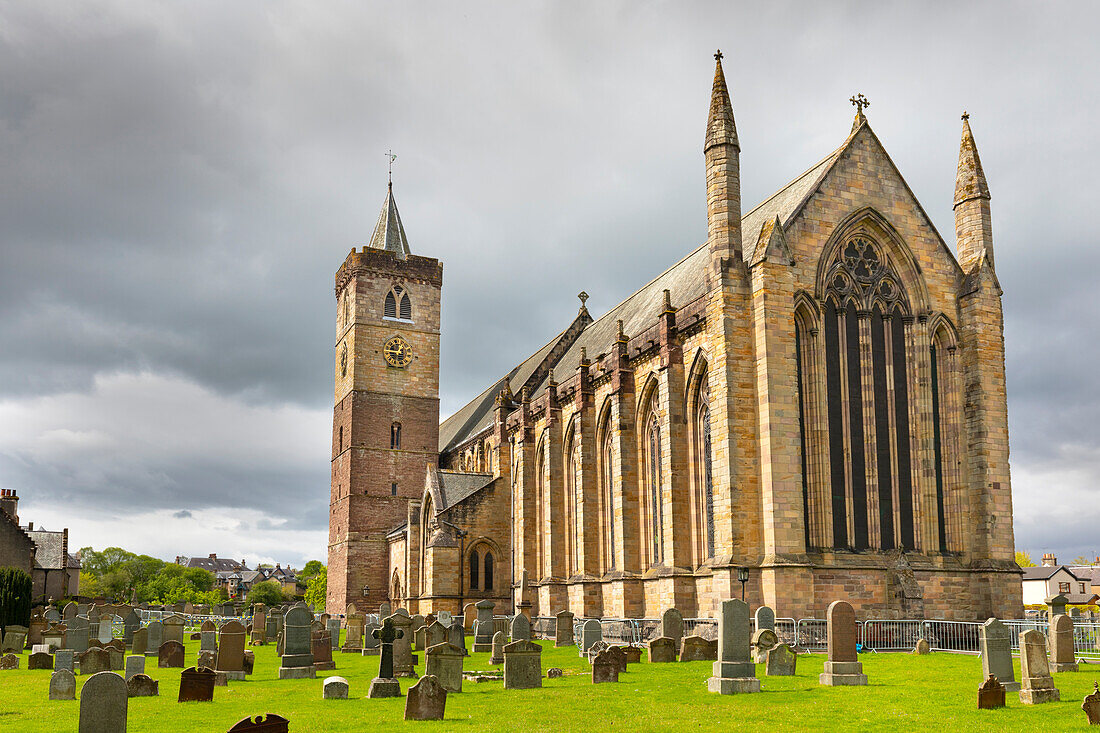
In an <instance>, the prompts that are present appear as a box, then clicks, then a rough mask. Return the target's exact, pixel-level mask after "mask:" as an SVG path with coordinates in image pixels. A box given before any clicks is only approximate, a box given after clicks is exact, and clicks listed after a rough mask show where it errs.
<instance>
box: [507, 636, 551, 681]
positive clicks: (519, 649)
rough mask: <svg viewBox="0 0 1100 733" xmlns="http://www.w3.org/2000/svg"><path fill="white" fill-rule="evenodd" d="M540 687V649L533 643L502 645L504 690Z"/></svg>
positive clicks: (516, 642) (520, 642)
mask: <svg viewBox="0 0 1100 733" xmlns="http://www.w3.org/2000/svg"><path fill="white" fill-rule="evenodd" d="M535 687H542V647H541V646H539V645H538V644H536V643H534V642H533V641H513V642H512V643H511V644H505V645H504V689H506V690H528V689H532V688H535Z"/></svg>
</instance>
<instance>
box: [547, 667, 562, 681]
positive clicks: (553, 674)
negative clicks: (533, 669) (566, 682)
mask: <svg viewBox="0 0 1100 733" xmlns="http://www.w3.org/2000/svg"><path fill="white" fill-rule="evenodd" d="M564 674H565V672H564V670H562V668H561V667H551V668H550V669H548V670H546V679H548V680H556V679H557V678H559V677H561V676H562V675H564Z"/></svg>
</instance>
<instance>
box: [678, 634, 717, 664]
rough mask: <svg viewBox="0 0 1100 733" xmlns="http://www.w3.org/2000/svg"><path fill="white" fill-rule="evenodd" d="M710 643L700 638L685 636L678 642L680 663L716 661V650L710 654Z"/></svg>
mask: <svg viewBox="0 0 1100 733" xmlns="http://www.w3.org/2000/svg"><path fill="white" fill-rule="evenodd" d="M712 648H713V647H712V646H711V643H710V642H709V641H707V640H706V639H704V638H703V637H701V636H685V637H684V640H683V641H681V642H680V661H681V662H708V661H717V660H718V655H717V650H715V652H714V653H712V652H711V649H712Z"/></svg>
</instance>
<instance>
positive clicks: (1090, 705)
mask: <svg viewBox="0 0 1100 733" xmlns="http://www.w3.org/2000/svg"><path fill="white" fill-rule="evenodd" d="M1081 709H1082V710H1084V711H1085V717H1086V718H1088V721H1089V725H1100V685H1098V684H1097V683H1096V682H1093V683H1092V692H1091V693H1089V694H1088V695H1085V699H1084V701H1083V702H1082V703H1081Z"/></svg>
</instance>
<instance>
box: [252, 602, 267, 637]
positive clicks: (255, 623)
mask: <svg viewBox="0 0 1100 733" xmlns="http://www.w3.org/2000/svg"><path fill="white" fill-rule="evenodd" d="M251 643H253V644H266V643H267V608H266V607H265V606H264V604H262V603H257V604H256V606H255V607H254V608H253V609H252V639H251Z"/></svg>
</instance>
